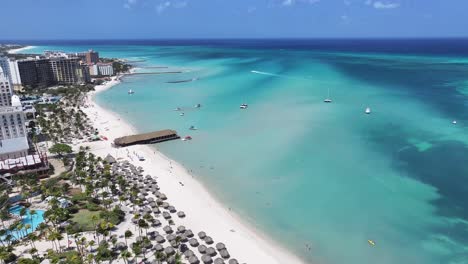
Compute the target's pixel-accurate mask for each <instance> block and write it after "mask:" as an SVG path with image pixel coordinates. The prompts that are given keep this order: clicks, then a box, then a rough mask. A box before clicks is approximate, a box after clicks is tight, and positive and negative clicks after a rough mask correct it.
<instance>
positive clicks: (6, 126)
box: [0, 95, 29, 160]
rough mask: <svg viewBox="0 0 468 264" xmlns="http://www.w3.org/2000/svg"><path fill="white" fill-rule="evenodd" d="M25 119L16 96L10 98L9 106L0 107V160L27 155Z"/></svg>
mask: <svg viewBox="0 0 468 264" xmlns="http://www.w3.org/2000/svg"><path fill="white" fill-rule="evenodd" d="M25 119H26V118H25V115H24V112H23V107H22V106H21V101H20V99H19V97H18V96H16V95H13V96H12V98H11V105H10V106H0V160H4V159H11V158H19V157H24V156H26V155H28V150H29V144H28V138H27V132H26V125H25V122H26V120H25Z"/></svg>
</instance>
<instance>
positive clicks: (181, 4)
mask: <svg viewBox="0 0 468 264" xmlns="http://www.w3.org/2000/svg"><path fill="white" fill-rule="evenodd" d="M187 6H188V1H171V0H166V1H160V2H159V4H157V5H156V12H158V14H161V13H162V12H164V11H166V9H169V8H177V9H180V8H185V7H187Z"/></svg>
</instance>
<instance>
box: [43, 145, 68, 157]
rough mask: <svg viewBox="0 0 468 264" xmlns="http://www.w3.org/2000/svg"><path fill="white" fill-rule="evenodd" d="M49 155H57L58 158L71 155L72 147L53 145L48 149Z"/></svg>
mask: <svg viewBox="0 0 468 264" xmlns="http://www.w3.org/2000/svg"><path fill="white" fill-rule="evenodd" d="M49 151H50V153H54V154H58V155H59V156H61V157H62V156H63V154H70V153H72V151H73V150H72V147H71V146H69V145H67V144H55V145H53V146H52V147H51V148H50V149H49Z"/></svg>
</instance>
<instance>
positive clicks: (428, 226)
mask: <svg viewBox="0 0 468 264" xmlns="http://www.w3.org/2000/svg"><path fill="white" fill-rule="evenodd" d="M274 41H275V40H270V42H269V41H265V42H262V41H257V42H255V41H253V42H242V41H240V40H239V41H233V40H232V41H226V42H223V41H215V42H213V43H211V42H210V41H201V42H199V43H192V42H183V41H180V42H163V43H153V42H143V41H142V42H138V43H126V42H124V41H120V42H109V43H105V42H99V43H86V42H80V43H71V44H67V43H55V44H54V45H50V44H49V45H42V46H38V47H36V48H35V49H34V50H32V51H33V52H41V51H43V50H47V49H53V50H56V49H58V50H65V51H82V50H87V49H89V48H93V49H95V50H97V51H99V52H100V55H101V56H102V57H121V58H126V59H128V60H131V61H134V62H135V64H136V66H137V67H138V68H139V69H138V71H139V72H154V71H166V70H167V71H169V70H171V71H172V70H180V71H183V73H180V74H162V75H134V76H129V77H126V78H124V81H123V83H122V84H120V85H118V86H115V87H113V88H112V89H110V90H108V91H106V92H104V93H102V94H100V95H99V96H98V97H97V101H98V103H99V104H101V105H103V106H104V107H106V108H109V109H110V110H112V111H115V112H117V113H118V114H120V115H121V116H122V117H123V118H125V119H126V120H127V121H128V122H130V123H131V124H132V125H134V126H135V127H137V128H138V129H139V130H141V131H150V130H156V129H164V128H171V129H176V130H177V131H178V132H179V134H180V135H182V136H185V135H191V136H192V137H193V140H192V141H190V142H182V141H172V142H167V143H164V144H160V145H157V146H156V147H157V148H158V149H159V150H161V151H162V152H163V153H165V154H166V155H168V156H169V157H171V158H173V159H175V160H177V161H179V162H180V163H181V164H183V165H184V166H185V167H186V168H187V169H190V170H193V172H194V174H195V175H196V177H197V178H198V179H199V180H200V181H201V182H202V183H203V184H204V185H205V186H206V187H207V188H208V189H209V190H210V191H211V192H212V193H213V194H214V195H215V196H216V197H217V198H218V199H219V200H220V201H222V202H223V203H224V204H226V206H228V207H231V208H232V209H233V210H234V211H236V212H237V213H238V214H239V215H240V216H241V217H242V218H243V219H245V221H248V222H249V223H251V224H252V225H254V226H255V227H257V228H258V229H260V230H262V231H263V232H264V233H265V234H267V235H268V236H269V237H270V238H272V239H274V240H276V241H278V242H279V243H280V244H281V245H283V246H284V247H286V248H288V249H289V250H291V251H292V252H294V253H295V254H297V255H298V256H300V257H302V258H303V259H305V260H306V261H307V262H309V263H324V264H329V263H330V264H342V263H347V264H363V263H378V264H395V263H403V264H405V263H408V264H415V263H422V264H441V263H443V264H449V263H451V264H455V263H456V264H461V263H468V181H467V180H468V134H467V125H468V105H467V99H468V42H467V41H466V40H465V41H464V42H462V43H461V44H460V42H457V41H455V40H454V41H445V42H442V44H441V43H438V42H437V41H436V42H435V43H432V42H431V40H428V41H427V42H424V41H420V42H417V43H414V42H411V41H407V42H405V41H400V42H393V43H391V42H390V43H387V42H385V41H377V42H362V43H361V42H352V41H350V42H349V43H343V42H339V41H344V40H335V41H330V43H329V45H327V43H326V42H324V43H322V44H323V45H322V44H321V45H314V44H313V43H312V44H311V41H309V42H307V41H305V42H304V43H303V42H301V41H300V40H297V41H296V42H290V43H288V42H279V43H278V44H276V45H275V44H272V43H271V42H274ZM463 43H465V44H463ZM428 47H430V48H428ZM154 66H166V67H169V68H167V69H166V68H151V67H154ZM195 78H196V79H197V80H196V81H192V82H184V83H168V82H171V81H180V80H189V79H195ZM129 89H133V90H134V91H135V94H134V95H133V96H129V95H128V94H127V91H128V90H129ZM328 90H329V91H330V97H331V98H332V99H333V103H331V104H325V103H323V100H324V99H325V98H326V97H327V93H328ZM244 102H245V103H248V104H249V108H248V109H247V110H240V109H239V105H240V104H241V103H244ZM198 103H200V104H201V105H202V107H201V108H200V109H195V108H194V107H193V106H194V105H196V104H198ZM176 107H181V108H182V109H183V111H184V113H185V116H183V117H181V116H179V113H178V112H175V111H173V109H174V108H176ZM366 107H370V108H371V109H372V114H370V115H366V114H365V113H364V110H365V108H366ZM454 120H456V121H457V124H456V125H454V124H452V121H454ZM192 125H193V126H196V127H197V128H198V130H197V131H191V130H189V127H190V126H192ZM368 240H373V241H375V243H376V245H375V246H371V245H370V244H369V243H368ZM306 244H308V245H310V247H311V249H310V250H309V249H308V248H307V247H306V246H305V245H306Z"/></svg>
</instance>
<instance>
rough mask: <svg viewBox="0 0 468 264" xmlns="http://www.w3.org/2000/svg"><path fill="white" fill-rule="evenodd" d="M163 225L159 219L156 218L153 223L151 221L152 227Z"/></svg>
mask: <svg viewBox="0 0 468 264" xmlns="http://www.w3.org/2000/svg"><path fill="white" fill-rule="evenodd" d="M160 225H161V222H160V221H159V220H158V219H154V221H153V223H151V226H152V227H158V226H160Z"/></svg>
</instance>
